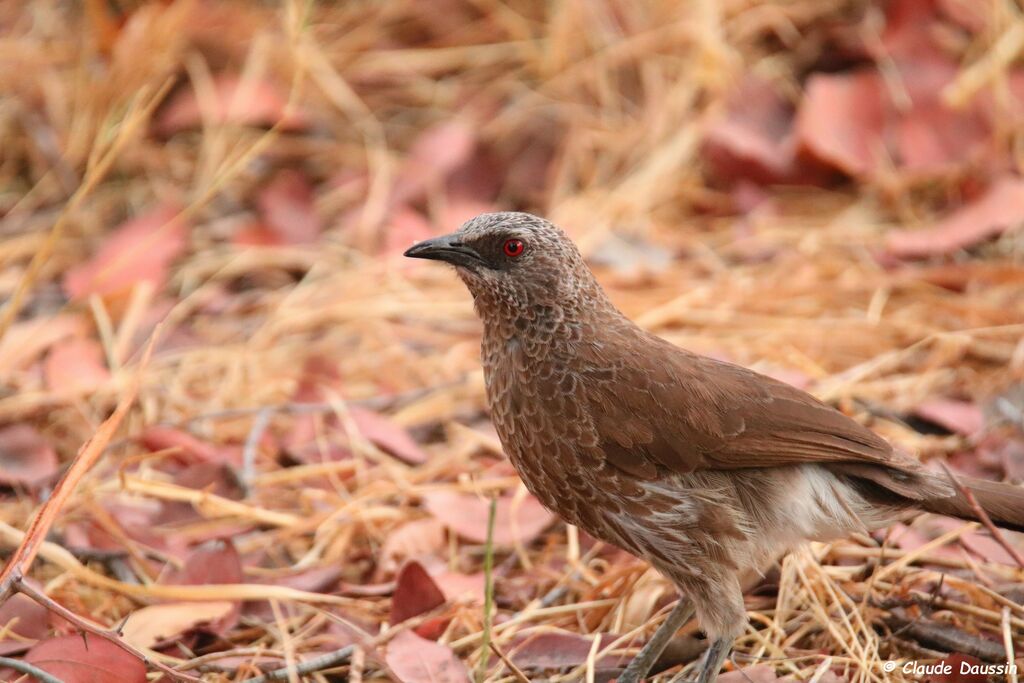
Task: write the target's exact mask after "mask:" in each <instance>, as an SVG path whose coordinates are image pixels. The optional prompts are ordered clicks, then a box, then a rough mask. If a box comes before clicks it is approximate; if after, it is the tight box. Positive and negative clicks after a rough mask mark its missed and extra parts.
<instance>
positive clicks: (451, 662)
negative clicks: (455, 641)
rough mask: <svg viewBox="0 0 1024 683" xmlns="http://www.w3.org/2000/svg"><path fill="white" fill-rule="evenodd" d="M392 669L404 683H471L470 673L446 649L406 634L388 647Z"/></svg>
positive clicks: (414, 635)
mask: <svg viewBox="0 0 1024 683" xmlns="http://www.w3.org/2000/svg"><path fill="white" fill-rule="evenodd" d="M385 661H386V662H387V665H388V667H389V668H390V669H391V670H392V671H393V672H394V673H395V675H396V676H398V678H399V680H400V681H402V683H469V680H470V678H469V672H468V671H467V670H466V665H465V664H463V663H462V662H461V661H459V659H458V658H457V657H456V656H455V653H454V652H452V651H451V649H450V648H448V647H447V646H445V645H440V644H438V643H435V642H433V641H431V640H427V639H426V638H421V637H420V636H418V635H416V634H415V633H413V632H412V631H403V632H402V633H399V634H398V635H397V636H395V637H394V638H392V639H391V641H390V642H389V643H388V649H387V656H386V658H385Z"/></svg>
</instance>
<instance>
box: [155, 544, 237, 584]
mask: <svg viewBox="0 0 1024 683" xmlns="http://www.w3.org/2000/svg"><path fill="white" fill-rule="evenodd" d="M242 578H243V573H242V559H241V558H240V557H239V556H238V551H237V550H236V549H235V546H234V544H233V543H231V542H230V541H227V542H222V541H218V542H214V543H210V544H208V545H205V546H203V547H201V548H197V549H195V550H193V551H192V552H190V553H189V555H188V557H187V558H186V559H185V564H184V566H182V567H181V568H180V569H176V570H174V571H172V572H171V573H170V574H168V575H167V577H166V578H165V579H164V580H163V581H162V582H161V583H167V584H173V585H185V586H201V585H204V584H211V583H213V584H229V583H242Z"/></svg>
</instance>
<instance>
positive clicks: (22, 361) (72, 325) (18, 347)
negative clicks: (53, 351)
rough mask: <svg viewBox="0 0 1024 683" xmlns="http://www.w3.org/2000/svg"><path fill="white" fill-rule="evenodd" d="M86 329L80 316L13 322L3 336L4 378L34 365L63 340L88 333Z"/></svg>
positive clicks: (0, 374)
mask: <svg viewBox="0 0 1024 683" xmlns="http://www.w3.org/2000/svg"><path fill="white" fill-rule="evenodd" d="M85 328H86V325H85V321H84V320H83V319H82V318H81V317H80V316H77V315H56V316H53V317H52V318H33V319H31V320H25V321H23V322H18V323H15V324H13V325H11V327H10V328H8V330H7V332H6V333H5V334H4V335H3V337H0V381H4V380H6V379H7V377H8V376H9V375H10V373H11V372H13V371H15V370H21V369H23V368H25V367H27V366H28V365H30V364H31V363H32V362H33V361H35V359H36V358H38V357H39V356H41V355H42V354H43V352H45V351H46V350H47V349H49V348H50V347H51V346H53V345H54V344H56V343H57V342H59V341H60V340H62V339H66V338H67V337H71V336H73V335H76V334H82V333H84V332H85Z"/></svg>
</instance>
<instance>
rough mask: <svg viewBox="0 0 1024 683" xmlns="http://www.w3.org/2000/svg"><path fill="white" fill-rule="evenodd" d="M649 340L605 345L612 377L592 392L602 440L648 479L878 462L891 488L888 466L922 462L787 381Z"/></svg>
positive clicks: (625, 465)
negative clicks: (612, 351) (636, 349)
mask: <svg viewBox="0 0 1024 683" xmlns="http://www.w3.org/2000/svg"><path fill="white" fill-rule="evenodd" d="M645 342H649V343H650V344H653V347H649V348H648V350H649V351H650V353H642V354H635V355H631V356H626V355H622V356H620V357H618V358H609V357H608V351H607V349H605V350H604V353H602V354H601V357H603V359H604V360H603V362H606V363H611V364H612V366H613V367H614V368H615V372H614V373H613V374H614V376H615V382H614V383H607V384H606V385H604V386H599V388H597V389H596V390H594V391H592V393H591V396H590V398H591V401H595V399H596V402H592V403H591V406H593V407H592V410H591V411H590V412H591V416H592V418H593V420H594V425H595V430H596V432H597V437H598V441H599V446H598V448H599V449H600V450H601V451H602V453H603V455H604V457H605V458H606V459H607V460H608V461H609V462H610V463H611V464H613V465H615V466H616V467H618V468H619V469H621V470H624V471H626V472H630V473H632V474H634V475H635V476H638V477H641V478H650V479H653V478H656V477H657V476H658V472H659V470H660V469H661V468H665V469H667V470H669V471H674V472H680V473H685V472H692V471H695V470H702V469H725V470H729V469H741V468H750V467H773V466H780V465H793V464H800V463H820V464H825V465H829V464H834V465H836V466H840V469H842V468H841V465H842V464H844V463H848V464H850V465H852V466H854V467H860V466H867V467H866V468H864V467H862V469H864V470H865V471H866V472H868V473H869V474H872V475H874V474H875V472H876V470H882V471H883V474H882V475H878V476H881V477H882V478H883V479H884V481H880V482H877V483H880V484H882V485H883V486H886V488H890V489H894V490H895V489H897V488H902V487H900V486H899V482H898V481H896V482H890V481H889V474H890V470H894V472H892V474H895V476H896V478H897V480H898V479H899V478H900V474H899V473H900V472H907V473H911V472H914V473H916V472H918V471H920V464H919V463H918V462H917V461H916V460H914V459H913V458H911V457H909V456H906V455H902V454H899V453H895V452H894V451H893V449H892V446H890V445H889V443H888V442H887V441H885V440H884V439H883V438H881V437H880V436H878V435H877V434H875V433H873V432H872V431H871V430H869V429H867V428H866V427H864V426H862V425H860V424H859V423H857V422H855V421H854V420H852V419H850V418H848V417H846V416H845V415H843V414H842V413H840V412H839V411H837V410H835V409H834V408H832V407H830V406H828V405H826V404H824V403H822V402H821V401H819V400H817V399H816V398H814V397H813V396H811V395H810V394H807V393H805V392H803V391H800V390H799V389H797V388H795V387H793V386H790V385H788V384H785V383H782V382H779V381H777V380H774V379H771V378H770V377H766V376H764V375H761V374H759V373H756V372H754V371H752V370H748V369H746V368H742V367H740V366H737V365H732V364H730V363H724V362H721V361H717V360H713V359H710V358H705V357H702V356H697V355H694V354H691V353H689V352H686V351H683V350H681V349H679V348H677V347H675V346H672V345H671V344H669V343H668V342H664V341H662V340H660V339H657V338H654V337H648V338H646V339H645ZM646 345H647V344H646V343H645V344H644V346H646ZM879 465H881V466H884V467H883V468H879V467H878V466H879ZM858 476H864V475H858ZM871 478H873V477H871Z"/></svg>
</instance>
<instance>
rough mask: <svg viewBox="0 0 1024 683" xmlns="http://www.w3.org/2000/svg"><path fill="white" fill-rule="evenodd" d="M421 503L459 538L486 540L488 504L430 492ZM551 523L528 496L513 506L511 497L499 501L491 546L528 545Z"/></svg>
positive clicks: (547, 514)
mask: <svg viewBox="0 0 1024 683" xmlns="http://www.w3.org/2000/svg"><path fill="white" fill-rule="evenodd" d="M423 502H424V505H425V507H426V509H427V510H428V511H429V512H430V514H432V515H433V516H434V517H436V518H437V519H439V520H441V521H442V522H444V523H445V525H447V526H448V528H449V529H451V530H452V531H454V532H455V533H457V534H458V535H459V536H462V537H463V538H465V539H466V540H468V541H471V542H474V543H484V542H485V541H486V540H487V513H488V509H489V506H490V503H489V502H488V501H487V500H485V499H483V498H481V497H479V496H476V495H473V494H471V493H455V492H452V491H431V492H429V493H425V494H423ZM513 512H514V513H515V514H514V515H513ZM554 519H555V518H554V515H552V514H551V513H550V512H548V511H547V510H545V509H544V506H542V505H541V504H540V501H538V500H537V499H536V498H534V497H533V496H531V495H527V496H525V497H524V498H523V499H522V501H519V502H518V503H516V504H513V499H512V497H511V496H503V497H501V498H499V499H498V506H497V510H496V514H495V519H494V545H495V546H496V547H504V548H508V547H511V546H513V545H515V542H516V541H517V540H518V541H519V542H521V543H529V542H530V541H531V540H533V539H534V538H536V537H537V536H538V535H540V533H541V532H542V531H544V529H546V528H547V527H548V526H549V525H550V524H551V523H552V522H553V521H554Z"/></svg>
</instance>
